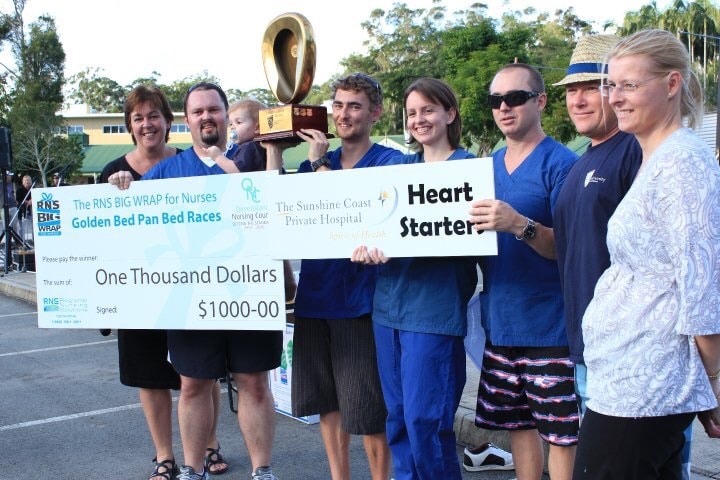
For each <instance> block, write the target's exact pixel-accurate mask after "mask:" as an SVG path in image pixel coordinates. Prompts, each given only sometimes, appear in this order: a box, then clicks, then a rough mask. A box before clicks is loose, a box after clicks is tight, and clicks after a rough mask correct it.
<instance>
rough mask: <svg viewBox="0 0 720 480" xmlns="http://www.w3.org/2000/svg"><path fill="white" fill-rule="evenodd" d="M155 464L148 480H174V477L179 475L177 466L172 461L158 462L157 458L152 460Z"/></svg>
mask: <svg viewBox="0 0 720 480" xmlns="http://www.w3.org/2000/svg"><path fill="white" fill-rule="evenodd" d="M152 461H153V462H155V469H154V470H153V472H152V474H150V477H148V480H174V478H175V476H176V475H177V474H178V473H179V470H178V466H177V464H176V463H175V460H174V459H168V460H163V461H162V462H158V461H157V458H153V459H152Z"/></svg>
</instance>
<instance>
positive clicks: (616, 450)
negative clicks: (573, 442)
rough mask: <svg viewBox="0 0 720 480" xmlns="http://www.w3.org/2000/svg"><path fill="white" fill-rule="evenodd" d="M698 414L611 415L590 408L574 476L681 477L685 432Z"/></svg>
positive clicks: (675, 479)
mask: <svg viewBox="0 0 720 480" xmlns="http://www.w3.org/2000/svg"><path fill="white" fill-rule="evenodd" d="M694 417H695V414H694V413H681V414H677V415H667V416H664V417H639V418H632V417H627V418H623V417H611V416H608V415H602V414H600V413H597V412H593V411H592V410H590V409H589V408H588V409H587V411H586V413H585V416H583V421H582V427H580V442H579V443H578V449H577V456H576V458H575V470H574V471H573V479H575V480H583V479H587V480H591V479H596V478H632V479H638V480H644V479H654V480H681V479H682V478H683V474H682V462H683V460H682V452H683V447H684V446H685V434H684V431H685V429H686V428H688V426H689V425H690V424H691V423H692V421H693V418H694Z"/></svg>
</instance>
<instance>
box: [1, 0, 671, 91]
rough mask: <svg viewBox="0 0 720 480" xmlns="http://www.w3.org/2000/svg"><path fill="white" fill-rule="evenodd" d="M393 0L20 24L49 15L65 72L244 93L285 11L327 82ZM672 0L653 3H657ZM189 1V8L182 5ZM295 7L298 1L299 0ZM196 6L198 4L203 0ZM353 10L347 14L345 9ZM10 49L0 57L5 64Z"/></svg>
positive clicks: (546, 5) (227, 4)
mask: <svg viewBox="0 0 720 480" xmlns="http://www.w3.org/2000/svg"><path fill="white" fill-rule="evenodd" d="M475 1H477V0H443V2H442V4H443V5H444V6H445V7H446V11H447V15H446V18H447V17H450V15H451V14H452V13H453V12H456V11H459V10H463V9H467V8H469V7H470V5H472V4H473V3H475ZM482 2H483V3H485V4H487V5H489V9H488V14H489V15H490V16H491V17H493V18H500V16H501V15H502V13H503V12H505V11H516V10H523V9H525V8H526V7H528V6H531V5H533V4H535V5H537V4H538V3H540V4H541V5H542V6H541V7H537V6H536V7H535V8H536V10H538V11H546V12H548V13H550V14H552V13H553V12H554V11H555V9H558V8H560V9H567V8H569V7H570V6H571V5H572V4H573V3H574V4H575V6H574V7H573V8H574V10H575V13H576V14H577V15H578V16H579V17H580V18H581V19H584V20H588V21H594V22H597V23H596V25H597V26H596V30H598V31H599V30H600V26H601V25H602V23H604V22H605V21H607V20H614V21H615V22H616V23H621V22H622V19H623V17H624V15H625V12H626V11H634V10H637V9H639V8H640V7H641V6H642V5H645V4H647V3H649V0H645V1H644V0H623V1H622V5H623V7H622V8H618V7H615V8H608V7H609V5H610V4H611V3H612V4H617V3H619V2H618V1H616V0H612V1H610V2H603V1H585V2H576V1H574V0H543V1H542V2H537V1H532V0H504V1H503V0H482ZM394 3H395V2H393V1H381V0H364V1H361V2H346V1H343V0H310V1H304V2H299V1H298V0H260V3H257V4H256V3H255V2H254V1H253V0H251V1H249V2H246V1H241V0H204V1H202V2H192V4H191V3H190V2H178V1H174V0H124V1H122V2H110V1H107V0H72V1H69V0H26V6H25V12H24V18H25V22H26V25H27V24H29V23H30V22H32V21H33V20H35V19H37V17H38V16H39V15H41V14H49V15H50V16H52V17H53V18H54V19H55V22H56V26H57V30H58V34H59V36H60V41H61V42H62V44H63V47H64V49H65V54H66V62H65V74H66V77H70V76H71V75H73V74H75V73H77V72H79V71H82V70H84V69H86V68H88V67H91V68H96V67H97V68H100V69H102V70H101V74H102V75H104V76H106V77H109V78H111V79H113V80H115V81H117V82H118V83H120V84H121V85H126V84H129V83H130V82H131V81H133V80H135V79H136V78H140V77H145V76H148V75H149V74H150V73H151V72H153V71H157V72H158V73H160V74H161V75H160V82H162V83H166V84H169V83H172V82H173V81H175V80H181V79H183V78H186V77H190V76H195V75H197V74H200V73H202V72H203V71H204V70H207V71H208V73H210V74H212V75H214V76H215V77H217V78H218V79H219V80H220V84H221V86H222V87H223V88H225V89H230V88H237V89H240V90H243V91H247V90H251V89H253V88H267V81H266V79H265V74H264V70H263V67H262V55H261V44H262V37H263V34H264V32H265V29H266V27H267V26H268V24H269V23H270V22H271V21H272V19H274V18H275V17H277V16H278V15H281V14H283V13H288V12H298V13H301V14H303V15H304V16H305V17H307V19H308V20H309V21H310V24H311V25H312V27H313V30H314V33H315V43H316V54H317V64H316V71H315V81H314V83H316V84H318V83H324V82H325V81H327V80H329V79H330V78H331V77H332V76H333V75H336V74H339V73H341V72H342V68H341V67H340V61H341V60H342V59H343V58H345V57H347V56H348V55H350V54H352V53H360V54H362V53H363V52H364V49H363V41H364V40H365V39H366V34H365V32H364V31H363V29H362V27H361V26H360V24H361V23H362V22H364V21H365V20H367V19H368V18H369V17H370V13H371V12H372V11H373V10H374V9H376V8H382V9H383V10H390V9H391V8H392V6H393V4H394ZM403 3H405V4H406V5H407V6H408V7H409V8H411V9H417V8H429V7H430V6H432V0H406V1H405V2H403ZM668 3H669V0H658V1H657V6H658V8H660V9H662V8H664V7H665V6H666V5H667V4H668ZM185 5H192V7H191V8H185ZM299 5H301V6H299ZM201 6H202V7H201ZM11 7H12V3H11V0H0V11H2V12H8V11H10V10H11ZM351 9H352V10H353V11H352V12H350V10H351ZM7 50H8V49H7V48H6V49H5V50H4V51H2V52H0V61H2V63H7V62H11V61H12V60H9V58H10V57H9V52H8V51H7Z"/></svg>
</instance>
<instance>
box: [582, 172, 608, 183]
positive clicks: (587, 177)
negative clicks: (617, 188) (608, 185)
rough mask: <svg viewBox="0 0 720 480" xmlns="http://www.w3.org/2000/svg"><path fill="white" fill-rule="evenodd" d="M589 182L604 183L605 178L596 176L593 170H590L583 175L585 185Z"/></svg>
mask: <svg viewBox="0 0 720 480" xmlns="http://www.w3.org/2000/svg"><path fill="white" fill-rule="evenodd" d="M591 183H605V179H604V178H603V177H596V176H595V170H590V171H589V172H588V173H587V175H585V186H586V187H587V186H588V185H590V184H591Z"/></svg>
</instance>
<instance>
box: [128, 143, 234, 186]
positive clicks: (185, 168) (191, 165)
mask: <svg viewBox="0 0 720 480" xmlns="http://www.w3.org/2000/svg"><path fill="white" fill-rule="evenodd" d="M221 173H225V172H224V171H223V169H222V168H220V166H218V165H217V164H215V163H213V165H212V167H208V166H207V165H205V164H204V163H203V161H202V160H200V157H198V156H197V154H196V153H195V150H194V149H193V148H192V147H191V148H188V149H187V150H183V151H182V152H180V153H178V154H177V155H174V156H172V157H168V158H166V159H165V160H163V161H161V162H160V163H158V164H157V165H155V166H154V167H152V168H151V169H150V170H148V172H147V173H146V174H145V175H143V177H142V178H143V180H157V179H160V178H180V177H199V176H202V175H219V174H221Z"/></svg>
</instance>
